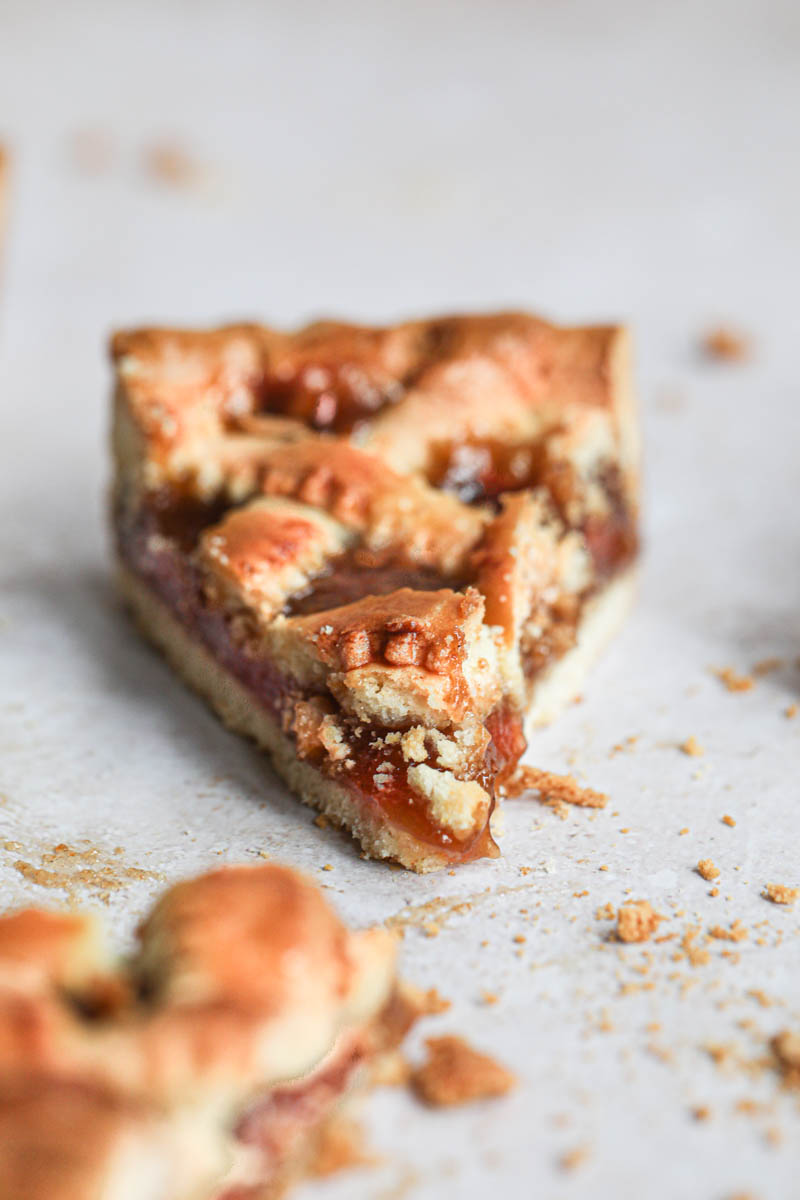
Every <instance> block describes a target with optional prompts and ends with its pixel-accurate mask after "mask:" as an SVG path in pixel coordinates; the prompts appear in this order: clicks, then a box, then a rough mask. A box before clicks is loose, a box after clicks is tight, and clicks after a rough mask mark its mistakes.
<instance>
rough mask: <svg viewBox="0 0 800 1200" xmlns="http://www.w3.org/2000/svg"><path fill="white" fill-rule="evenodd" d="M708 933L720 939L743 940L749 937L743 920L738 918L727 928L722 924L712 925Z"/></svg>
mask: <svg viewBox="0 0 800 1200" xmlns="http://www.w3.org/2000/svg"><path fill="white" fill-rule="evenodd" d="M708 935H709V937H712V938H716V939H717V940H718V941H723V942H743V941H744V940H745V938H746V937H747V930H746V929H745V927H744V926H743V925H742V923H741V921H739V920H736V921H734V922H733V924H732V925H731V927H730V929H725V928H724V927H723V926H722V925H712V926H711V928H710V929H709V931H708Z"/></svg>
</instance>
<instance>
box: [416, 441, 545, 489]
mask: <svg viewBox="0 0 800 1200" xmlns="http://www.w3.org/2000/svg"><path fill="white" fill-rule="evenodd" d="M544 461H545V451H544V443H543V442H534V443H532V444H529V445H517V446H513V445H508V444H507V443H505V442H499V441H495V440H493V439H487V440H481V441H469V440H468V441H463V442H440V443H438V444H437V445H435V446H434V447H433V449H432V457H431V466H430V468H429V471H428V479H429V481H430V483H432V484H433V485H434V487H438V488H441V489H442V490H443V491H445V492H451V493H452V494H453V495H454V496H457V497H458V499H459V500H462V501H463V502H464V503H465V504H474V503H477V502H479V501H481V500H493V499H495V498H496V497H497V496H499V495H500V494H501V492H516V491H519V490H520V489H522V488H527V487H533V486H534V485H535V484H536V483H538V482H539V481H540V478H541V475H542V472H543V470H544Z"/></svg>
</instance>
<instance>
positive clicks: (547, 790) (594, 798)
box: [506, 766, 608, 810]
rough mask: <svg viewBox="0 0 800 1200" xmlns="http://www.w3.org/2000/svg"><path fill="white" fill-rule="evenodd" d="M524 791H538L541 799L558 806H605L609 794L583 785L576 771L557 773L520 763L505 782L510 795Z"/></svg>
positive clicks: (507, 792)
mask: <svg viewBox="0 0 800 1200" xmlns="http://www.w3.org/2000/svg"><path fill="white" fill-rule="evenodd" d="M524 792H538V794H539V799H540V800H541V802H542V803H543V804H547V805H548V806H549V807H551V808H555V809H556V810H558V809H560V808H561V807H562V806H563V805H565V804H574V805H577V806H578V807H579V808H605V806H606V804H607V803H608V796H606V795H605V794H604V793H603V792H597V791H595V790H594V789H593V788H588V787H581V785H580V784H579V783H578V781H577V780H576V779H575V777H574V776H573V775H557V774H555V773H554V772H553V771H541V770H539V768H538V767H528V766H524V767H519V768H518V769H517V772H516V774H515V775H514V777H513V779H511V780H510V781H509V783H508V784H507V786H506V794H507V795H508V796H509V797H513V796H519V795H522V794H523V793H524Z"/></svg>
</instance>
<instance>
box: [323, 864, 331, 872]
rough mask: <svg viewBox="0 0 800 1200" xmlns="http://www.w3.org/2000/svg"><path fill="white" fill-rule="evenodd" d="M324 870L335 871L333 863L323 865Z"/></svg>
mask: <svg viewBox="0 0 800 1200" xmlns="http://www.w3.org/2000/svg"><path fill="white" fill-rule="evenodd" d="M322 869H323V871H332V870H333V866H332V864H331V863H325V864H324V865H323V867H322Z"/></svg>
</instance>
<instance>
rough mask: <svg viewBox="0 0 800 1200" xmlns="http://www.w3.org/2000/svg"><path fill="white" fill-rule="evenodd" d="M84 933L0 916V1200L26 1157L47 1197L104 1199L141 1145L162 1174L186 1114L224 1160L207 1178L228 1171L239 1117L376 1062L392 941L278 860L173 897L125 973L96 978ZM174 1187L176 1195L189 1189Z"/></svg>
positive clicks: (214, 1158) (11, 1189) (207, 879)
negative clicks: (105, 985) (334, 1065)
mask: <svg viewBox="0 0 800 1200" xmlns="http://www.w3.org/2000/svg"><path fill="white" fill-rule="evenodd" d="M82 933H83V930H82V928H81V923H80V920H79V919H78V918H75V917H64V918H60V917H54V918H51V917H49V916H48V914H43V913H33V912H27V913H24V914H17V915H11V916H8V917H4V918H0V1133H2V1136H0V1181H3V1182H5V1183H6V1184H7V1187H6V1188H5V1189H3V1188H2V1187H0V1194H2V1195H3V1196H4V1197H6V1196H8V1197H9V1200H10V1198H11V1197H14V1200H17V1197H20V1200H21V1197H22V1196H24V1195H26V1193H24V1191H21V1190H20V1189H19V1186H18V1185H19V1178H20V1176H19V1172H20V1171H21V1170H22V1169H23V1166H22V1164H23V1163H24V1158H25V1155H26V1154H27V1153H28V1152H30V1153H34V1151H36V1152H37V1153H39V1154H40V1156H41V1157H42V1159H43V1160H44V1159H45V1158H47V1159H48V1161H49V1160H52V1162H50V1165H49V1166H48V1168H47V1172H49V1173H45V1174H44V1175H43V1176H42V1178H43V1179H44V1178H47V1179H48V1181H49V1183H50V1185H51V1187H52V1191H50V1192H47V1193H46V1194H47V1196H48V1200H67V1198H68V1197H69V1200H72V1198H73V1197H74V1198H75V1200H78V1198H80V1200H84V1198H85V1197H87V1196H89V1195H94V1194H95V1191H92V1190H91V1189H92V1188H94V1189H99V1188H100V1183H101V1182H102V1183H103V1188H104V1189H105V1188H106V1187H108V1189H109V1190H108V1191H106V1190H102V1191H97V1194H102V1195H103V1196H106V1195H108V1196H109V1197H111V1196H112V1195H116V1192H114V1191H113V1190H112V1189H111V1187H110V1185H109V1184H108V1180H110V1179H112V1178H113V1179H115V1178H116V1174H115V1173H116V1171H117V1169H118V1164H119V1163H120V1162H122V1161H123V1160H125V1159H127V1158H128V1156H129V1154H130V1153H131V1151H132V1149H133V1148H137V1152H138V1154H139V1160H140V1162H141V1163H142V1164H143V1167H142V1169H143V1170H145V1168H146V1163H147V1159H148V1156H150V1158H151V1159H152V1162H153V1169H154V1170H155V1169H156V1168H158V1169H159V1170H164V1169H166V1168H167V1167H168V1168H169V1170H170V1171H172V1170H173V1168H174V1167H175V1163H176V1162H178V1163H179V1160H180V1157H181V1156H183V1155H185V1152H186V1147H185V1146H183V1147H181V1145H180V1144H179V1140H180V1137H183V1136H184V1134H185V1132H186V1131H185V1130H184V1131H183V1132H181V1130H182V1128H183V1123H184V1122H185V1121H186V1119H187V1118H188V1121H189V1123H188V1126H187V1129H189V1130H191V1131H194V1132H196V1133H197V1141H198V1145H200V1144H202V1142H203V1140H204V1138H205V1139H206V1141H207V1143H208V1145H207V1150H203V1152H202V1154H201V1156H200V1157H201V1159H202V1158H203V1156H204V1155H207V1153H210V1159H211V1165H210V1166H209V1163H208V1162H205V1163H202V1162H201V1163H200V1164H199V1167H198V1169H202V1171H203V1172H206V1171H208V1170H218V1169H220V1164H222V1169H224V1167H225V1163H226V1161H229V1160H230V1156H231V1145H232V1130H233V1128H234V1127H235V1119H234V1118H235V1116H236V1113H237V1111H238V1112H241V1111H242V1110H243V1107H244V1106H245V1105H247V1104H249V1102H250V1101H251V1099H252V1097H253V1096H254V1094H259V1093H264V1092H268V1091H269V1089H271V1088H273V1087H274V1086H276V1085H278V1084H281V1085H284V1084H286V1083H290V1082H291V1081H294V1080H298V1079H299V1078H302V1077H305V1076H307V1075H308V1073H311V1076H313V1072H314V1071H315V1070H316V1069H318V1064H322V1063H323V1062H330V1061H334V1060H335V1058H336V1056H337V1055H338V1056H339V1057H341V1056H343V1055H345V1056H346V1055H350V1054H352V1053H354V1052H355V1050H356V1048H359V1047H360V1049H359V1054H363V1053H367V1051H368V1050H369V1046H370V1045H371V1042H370V1041H369V1039H370V1038H371V1036H372V1035H371V1033H370V1032H369V1031H370V1029H371V1026H372V1023H373V1022H375V1021H376V1020H377V1017H378V1014H379V1013H380V1012H381V1011H382V1010H383V1008H384V1007H385V1005H386V1004H387V1001H388V999H389V997H390V993H391V989H392V986H393V978H394V954H395V949H394V939H393V938H392V937H391V935H389V934H388V933H387V932H386V931H383V930H371V931H367V932H365V933H351V932H350V931H348V930H347V929H346V928H345V926H344V925H343V924H342V923H341V921H339V919H338V918H337V917H336V915H335V914H334V913H333V912H332V910H331V909H330V908H329V906H328V905H327V904H326V902H325V901H324V899H323V897H322V895H321V893H320V892H319V891H318V890H317V889H316V888H315V887H313V886H312V885H311V884H310V883H309V882H307V881H306V880H305V879H303V878H302V877H301V876H299V875H298V874H296V873H295V872H293V871H291V870H289V869H288V868H283V867H279V866H276V865H272V864H264V865H261V866H255V867H226V868H222V869H220V870H218V871H214V872H212V873H210V874H209V875H206V876H203V877H201V878H199V879H195V880H192V881H188V882H186V883H181V884H178V885H177V886H176V887H174V888H172V889H171V890H170V891H168V892H167V893H166V894H165V895H164V896H163V897H162V899H161V900H160V901H159V902H158V903H157V904H156V906H155V907H154V909H153V911H152V912H151V914H150V916H149V917H148V918H147V919H146V920H145V921H144V923H143V924H142V926H141V928H140V930H139V949H138V951H137V953H136V954H135V955H134V957H133V959H132V960H131V962H130V963H129V964H128V965H127V966H126V967H125V968H124V969H123V968H121V967H118V968H117V969H116V971H115V973H114V974H113V975H108V964H107V963H106V962H105V960H104V959H103V958H101V957H98V958H97V959H96V961H95V963H94V972H92V970H90V969H89V968H90V967H91V964H90V963H89V962H88V961H87V958H86V952H85V947H84V946H83V944H82V941H81V936H82ZM27 934H30V935H31V939H30V940H29V941H26V942H25V945H24V953H21V950H20V947H21V945H22V942H23V941H24V939H25V936H26V935H27ZM71 955H72V956H74V959H75V962H74V963H70V961H69V960H70V956H71ZM101 970H102V971H103V972H106V979H107V980H109V981H110V980H114V979H116V981H117V983H118V988H117V992H116V1000H115V1003H114V1005H113V1006H112V1007H111V1008H107V1009H104V1010H102V1011H99V1010H98V1009H97V1008H96V1006H95V1000H96V996H97V992H96V990H94V989H93V987H92V986H91V981H92V979H93V977H95V976H96V975H97V973H99V972H100V971H101ZM331 1056H333V1059H332V1058H331ZM319 1069H322V1068H321V1065H320V1067H319ZM311 1076H309V1078H310V1077H311ZM76 1139H77V1140H78V1141H79V1142H80V1145H78V1144H76ZM175 1139H178V1141H176V1140H175ZM228 1143H231V1145H227V1144H228ZM226 1145H227V1149H226ZM37 1147H38V1151H37ZM26 1148H27V1149H26ZM159 1164H160V1165H159ZM129 1165H130V1164H129ZM42 1170H44V1166H42ZM178 1174H179V1172H178V1173H177V1174H176V1179H177V1178H178ZM201 1177H204V1176H201ZM164 1178H165V1179H166V1178H169V1179H171V1178H172V1175H170V1176H169V1177H167V1176H164ZM181 1178H182V1176H181ZM212 1178H213V1176H212ZM220 1178H221V1175H220ZM189 1182H191V1181H189ZM194 1182H195V1185H196V1183H197V1180H196V1179H195V1181H194ZM12 1184H13V1186H12ZM81 1187H82V1188H83V1189H84V1190H81ZM167 1193H168V1194H170V1195H175V1197H176V1200H180V1198H182V1197H183V1196H184V1195H185V1194H189V1189H188V1187H187V1190H186V1192H184V1190H182V1186H181V1187H178V1186H176V1187H175V1190H174V1192H173V1191H172V1190H170V1189H169V1188H168V1189H167ZM42 1194H43V1195H44V1194H45V1193H42ZM125 1194H126V1195H127V1193H125ZM142 1194H144V1195H149V1194H150V1193H149V1192H148V1191H146V1190H143V1192H142ZM154 1194H156V1193H154ZM157 1194H164V1193H161V1192H159V1193H157ZM191 1194H192V1195H193V1194H194V1192H192V1193H191ZM27 1195H29V1196H33V1195H38V1193H35V1192H29V1193H27Z"/></svg>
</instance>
